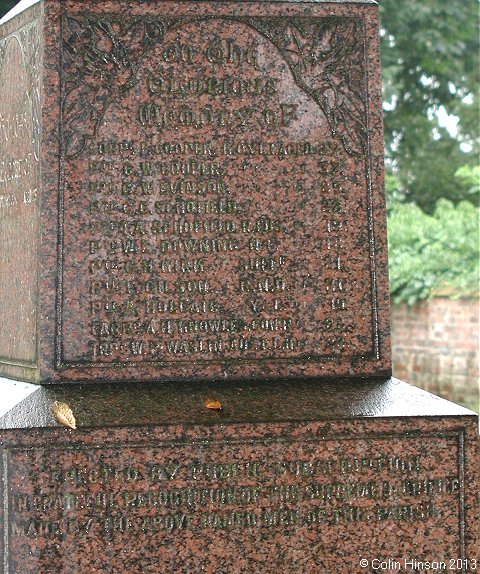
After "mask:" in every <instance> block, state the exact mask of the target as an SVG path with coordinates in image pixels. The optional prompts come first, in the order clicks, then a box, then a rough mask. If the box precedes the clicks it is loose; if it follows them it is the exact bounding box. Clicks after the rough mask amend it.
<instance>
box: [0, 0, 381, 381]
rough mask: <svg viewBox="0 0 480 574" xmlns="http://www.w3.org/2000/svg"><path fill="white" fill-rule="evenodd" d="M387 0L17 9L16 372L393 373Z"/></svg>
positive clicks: (4, 337)
mask: <svg viewBox="0 0 480 574" xmlns="http://www.w3.org/2000/svg"><path fill="white" fill-rule="evenodd" d="M380 96H381V94H380V65H379V50H378V7H377V5H376V4H375V3H374V2H370V1H366V0H364V1H355V2H339V1H330V2H323V1H315V2H314V1H312V2H308V1H305V2H298V1H285V2H283V1H275V2H273V1H267V2H265V1H263V2H243V1H225V2H217V1H210V2H203V1H196V2H192V1H168V2H166V1H148V0H146V1H141V2H140V1H138V2H127V1H122V0H120V1H115V2H98V1H96V0H82V1H77V0H75V1H73V0H64V1H61V2H60V1H58V0H44V1H42V2H37V3H34V5H33V6H30V7H28V8H27V9H26V10H24V11H21V12H20V13H18V14H16V15H15V16H14V17H11V18H6V19H4V21H3V23H2V25H1V27H0V222H1V224H0V245H1V246H2V248H1V249H0V268H1V274H0V302H1V308H2V314H1V316H2V330H1V332H0V373H1V374H3V375H4V376H7V377H15V378H22V379H26V380H31V381H36V382H41V383H49V382H60V381H92V380H105V381H119V380H125V381H154V380H166V379H177V380H179V379H184V380H196V379H219V378H222V379H239V378H259V377H261V378H277V377H280V376H282V377H284V378H285V377H292V378H293V377H317V378H318V377H332V376H352V375H355V376H357V377H358V376H360V377H361V376H371V375H379V376H385V375H388V374H389V372H390V356H389V326H388V318H389V317H388V315H389V313H388V282H387V262H386V226H385V206H384V197H383V134H382V118H381V97H380Z"/></svg>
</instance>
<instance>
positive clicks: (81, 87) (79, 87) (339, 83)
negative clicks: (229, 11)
mask: <svg viewBox="0 0 480 574" xmlns="http://www.w3.org/2000/svg"><path fill="white" fill-rule="evenodd" d="M214 18H223V19H226V20H230V21H236V22H239V23H242V24H244V25H246V26H249V27H251V28H253V29H255V30H256V31H257V32H258V33H260V34H261V35H262V36H264V37H265V38H266V39H268V40H269V41H270V42H271V43H272V44H273V45H274V46H275V47H276V48H277V49H278V51H279V52H280V54H281V55H282V57H283V59H284V61H285V62H286V63H287V65H288V67H289V69H290V71H291V73H292V77H293V79H294V81H295V83H296V84H297V86H298V87H300V88H301V89H302V90H303V91H304V92H305V93H306V94H308V95H309V97H310V98H312V99H313V100H314V101H315V102H316V104H317V105H318V106H319V107H320V108H321V110H322V111H323V113H324V114H325V117H326V118H327V121H328V123H329V126H330V130H331V133H332V135H333V137H336V138H338V139H339V140H340V141H341V143H342V145H343V147H344V149H345V150H346V151H347V153H348V154H350V155H352V156H361V155H363V154H364V153H365V151H366V145H367V128H366V108H365V103H364V102H365V99H366V98H365V91H366V82H365V63H364V49H363V42H364V25H363V21H362V20H361V19H359V18H353V17H337V16H328V17H324V18H305V17H275V18H272V17H248V16H244V17H224V16H222V17H216V16H203V17H196V18H195V17H178V18H170V19H167V18H166V19H162V18H155V17H133V18H131V19H127V20H125V19H120V17H119V16H115V15H113V16H103V17H98V16H91V15H77V16H74V17H73V16H64V18H63V21H62V38H63V50H62V64H61V69H62V103H61V111H62V127H63V154H64V156H65V157H75V156H77V155H78V154H80V153H81V152H82V151H83V150H84V149H85V147H86V145H87V142H88V140H89V139H91V138H94V137H95V135H96V133H97V131H98V127H99V125H100V123H101V121H102V118H103V116H104V114H105V112H106V110H107V108H108V107H109V105H110V104H111V103H112V102H113V101H115V100H116V99H117V98H119V97H121V96H122V95H123V94H125V93H126V92H127V91H128V90H129V89H130V88H132V87H133V86H134V85H135V84H136V82H137V65H138V64H139V62H140V61H142V59H143V57H144V55H145V54H146V52H147V51H148V50H149V48H150V47H151V46H152V45H154V44H157V43H162V42H163V40H164V37H165V34H166V33H167V32H169V31H170V30H172V29H175V28H179V27H181V26H184V25H186V24H189V23H192V22H200V21H204V20H208V19H214Z"/></svg>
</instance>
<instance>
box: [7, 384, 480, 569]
mask: <svg viewBox="0 0 480 574" xmlns="http://www.w3.org/2000/svg"><path fill="white" fill-rule="evenodd" d="M207 399H215V400H217V401H219V402H220V403H221V404H222V406H223V409H222V410H220V411H212V410H209V409H207V408H205V406H204V405H205V401H206V400H207ZM55 401H57V402H59V403H65V404H68V405H69V406H70V408H71V410H72V412H73V414H74V415H75V418H76V423H77V424H76V426H77V430H76V431H73V430H70V429H67V428H58V425H57V424H56V423H55V420H54V419H53V417H52V414H51V405H52V403H53V402H55ZM0 428H4V429H5V430H0V443H1V444H2V445H3V458H2V461H3V465H4V466H3V472H2V477H3V489H2V495H3V497H4V499H3V504H2V505H1V507H0V508H1V509H2V510H3V511H4V515H3V522H2V523H3V526H4V537H3V544H4V550H5V558H4V570H3V574H15V573H18V574H20V573H21V574H38V573H46V572H55V573H58V574H67V573H69V574H70V573H75V574H76V573H82V574H83V573H89V574H90V573H92V574H93V573H94V572H101V573H102V574H126V573H127V572H128V573H129V574H171V573H172V572H178V573H181V574H187V573H191V572H221V573H224V574H258V573H259V572H264V573H265V574H272V573H277V574H278V573H284V572H285V573H287V572H288V573H290V574H317V573H319V572H321V573H322V574H360V573H362V572H371V573H373V572H377V571H386V572H391V573H393V572H397V571H398V572H429V571H434V572H435V571H438V572H440V571H443V572H447V571H452V570H451V569H450V570H448V569H444V570H441V569H440V568H437V569H436V570H435V569H432V568H430V569H425V568H423V569H421V568H419V567H418V563H422V562H423V563H426V562H430V563H433V562H437V563H441V562H443V563H445V564H446V565H450V564H451V563H450V560H453V559H455V568H454V571H455V572H463V573H466V572H473V571H475V568H474V567H473V566H474V562H473V560H474V559H475V558H476V557H477V555H476V553H477V550H478V548H477V546H476V543H477V542H478V539H477V531H476V529H475V516H476V509H477V499H476V494H477V491H478V483H477V481H476V478H475V477H476V472H477V470H476V467H477V453H476V450H477V449H476V447H477V442H478V436H477V428H478V427H477V418H476V417H475V416H474V415H473V413H470V412H469V411H467V410H466V409H463V408H462V407H457V406H455V405H452V404H451V403H448V402H447V401H444V400H442V399H438V398H437V397H433V396H432V395H429V394H428V393H426V392H424V391H420V390H418V389H415V388H414V387H410V386H408V385H406V384H405V383H400V382H399V381H397V380H394V379H392V380H390V381H386V382H382V381H376V380H373V379H369V380H367V381H363V382H359V381H351V380H349V381H336V382H333V383H332V382H324V384H323V385H318V384H316V383H315V382H314V381H310V382H305V381H290V382H284V383H278V382H277V383H265V384H264V385H258V384H255V383H252V382H246V383H242V384H239V383H236V382H225V383H221V384H213V383H211V384H206V385H205V384H199V385H196V386H194V387H192V385H191V384H187V383H177V384H174V383H165V385H154V384H146V385H145V386H144V387H142V392H141V393H139V392H138V391H137V389H136V387H135V386H132V385H122V386H119V385H117V386H110V385H105V384H103V385H91V386H88V385H87V386H83V385H64V386H49V387H44V388H39V389H38V390H37V391H36V392H34V393H33V394H32V395H30V396H29V397H28V398H27V399H25V400H24V401H23V403H21V404H20V405H18V406H17V407H16V408H15V409H13V410H12V411H11V412H10V413H9V414H7V415H6V416H5V417H3V418H0ZM32 429H33V430H32ZM0 512H1V511H0ZM389 559H391V560H392V563H391V565H390V568H389V569H387V568H383V569H382V570H379V565H380V562H385V563H387V561H388V560H389ZM361 560H366V561H367V563H364V562H361ZM414 560H416V561H417V568H416V569H414V567H413V562H412V561H414ZM457 560H458V562H457ZM376 561H378V562H376ZM397 563H398V564H399V565H400V566H398V567H396V566H395V564H397ZM362 564H367V566H366V567H365V566H362ZM0 571H2V570H1V568H0Z"/></svg>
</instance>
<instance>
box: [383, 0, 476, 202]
mask: <svg viewBox="0 0 480 574" xmlns="http://www.w3.org/2000/svg"><path fill="white" fill-rule="evenodd" d="M478 9H479V3H478V0H453V1H452V0H422V1H421V2H419V1H418V0H402V1H401V2H399V1H398V0H380V13H381V20H382V64H383V78H384V108H385V139H386V159H387V168H388V170H389V171H390V173H395V176H396V177H397V180H398V189H399V190H400V191H401V192H402V194H403V195H404V196H405V199H406V201H412V202H415V203H417V205H419V206H420V207H422V209H424V210H425V211H427V212H429V213H433V211H434V209H435V204H436V202H437V200H438V199H439V198H441V197H446V198H449V199H451V200H452V201H454V202H458V201H460V200H462V199H468V200H469V201H472V202H473V203H475V204H477V205H478V203H479V194H478V193H471V186H470V187H469V185H468V182H466V181H465V180H464V179H462V178H461V177H460V178H459V177H455V174H456V173H457V172H458V170H459V169H460V168H461V167H462V166H468V167H469V168H473V166H474V165H476V163H477V157H478V155H477V154H478V151H479V146H478V141H479V139H478V130H479V116H478V106H479V101H480V98H479V91H478V85H479V82H480V77H479V70H480V68H479V35H478ZM439 112H440V113H442V112H443V113H444V112H446V113H447V114H450V115H453V116H457V117H458V118H459V122H458V135H456V136H455V137H452V135H450V134H449V132H448V131H447V130H446V129H445V128H443V127H441V125H440V122H439V116H438V113H439Z"/></svg>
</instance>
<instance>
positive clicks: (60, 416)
mask: <svg viewBox="0 0 480 574" xmlns="http://www.w3.org/2000/svg"><path fill="white" fill-rule="evenodd" d="M52 413H53V416H54V417H55V418H56V419H57V421H58V422H59V423H60V424H62V425H64V426H66V427H68V428H71V429H74V430H75V429H76V428H77V421H76V420H75V417H74V415H73V412H72V409H71V408H70V407H69V406H68V405H67V403H61V402H59V401H55V402H54V403H53V405H52Z"/></svg>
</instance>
